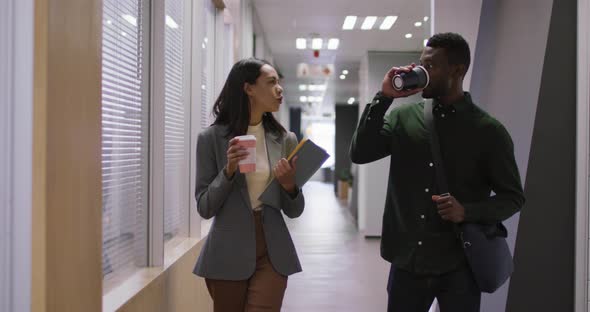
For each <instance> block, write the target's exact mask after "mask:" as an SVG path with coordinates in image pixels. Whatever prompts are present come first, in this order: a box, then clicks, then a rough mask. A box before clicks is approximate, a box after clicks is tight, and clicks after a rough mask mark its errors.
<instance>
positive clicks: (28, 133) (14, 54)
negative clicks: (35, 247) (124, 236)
mask: <svg viewBox="0 0 590 312" xmlns="http://www.w3.org/2000/svg"><path fill="white" fill-rule="evenodd" d="M34 13H35V11H34V7H33V1H32V0H18V1H16V0H8V1H2V2H1V3H0V42H2V44H1V45H0V68H2V69H3V70H2V71H0V231H1V232H0V310H1V311H30V310H31V248H32V247H31V239H32V238H31V237H32V236H31V235H32V234H31V222H32V183H33V182H32V169H33V168H32V164H33V160H32V155H33V151H32V148H33V52H34V51H33V41H34V32H33V27H34V24H33V23H34V15H35V14H34Z"/></svg>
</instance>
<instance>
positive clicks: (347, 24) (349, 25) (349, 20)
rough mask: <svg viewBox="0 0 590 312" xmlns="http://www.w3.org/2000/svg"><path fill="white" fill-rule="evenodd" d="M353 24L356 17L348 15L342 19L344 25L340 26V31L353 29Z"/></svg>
mask: <svg viewBox="0 0 590 312" xmlns="http://www.w3.org/2000/svg"><path fill="white" fill-rule="evenodd" d="M354 24H356V16H354V15H349V16H347V17H346V18H345V19H344V24H343V25H342V29H344V30H351V29H354Z"/></svg>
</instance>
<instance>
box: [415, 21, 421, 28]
mask: <svg viewBox="0 0 590 312" xmlns="http://www.w3.org/2000/svg"><path fill="white" fill-rule="evenodd" d="M414 26H416V27H420V26H422V22H415V23H414Z"/></svg>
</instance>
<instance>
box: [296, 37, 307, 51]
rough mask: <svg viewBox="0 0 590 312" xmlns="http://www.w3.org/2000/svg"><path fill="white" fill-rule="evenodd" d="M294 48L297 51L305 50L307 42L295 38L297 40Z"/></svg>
mask: <svg viewBox="0 0 590 312" xmlns="http://www.w3.org/2000/svg"><path fill="white" fill-rule="evenodd" d="M295 46H296V47H297V49H298V50H305V48H307V41H306V40H305V38H297V40H295Z"/></svg>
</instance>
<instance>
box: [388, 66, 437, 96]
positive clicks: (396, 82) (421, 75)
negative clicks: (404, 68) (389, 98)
mask: <svg viewBox="0 0 590 312" xmlns="http://www.w3.org/2000/svg"><path fill="white" fill-rule="evenodd" d="M429 82H430V75H428V71H427V70H426V68H424V67H422V66H416V67H414V68H413V69H412V71H410V72H407V73H406V72H403V73H399V74H397V75H395V76H393V78H392V79H391V85H392V86H393V88H394V89H395V90H396V91H402V90H413V89H423V88H426V87H427V86H428V83H429Z"/></svg>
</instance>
